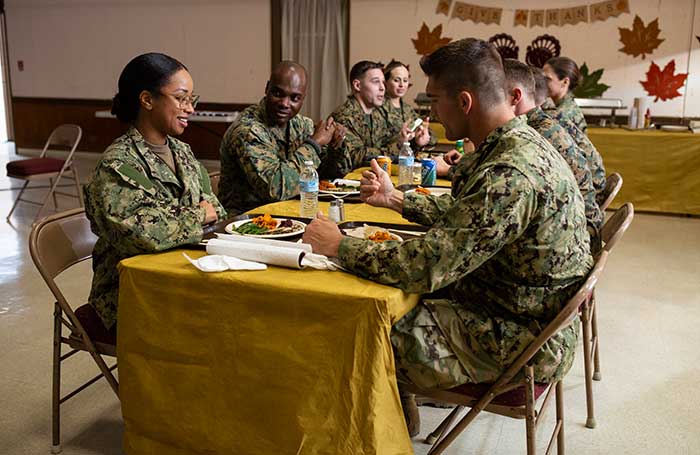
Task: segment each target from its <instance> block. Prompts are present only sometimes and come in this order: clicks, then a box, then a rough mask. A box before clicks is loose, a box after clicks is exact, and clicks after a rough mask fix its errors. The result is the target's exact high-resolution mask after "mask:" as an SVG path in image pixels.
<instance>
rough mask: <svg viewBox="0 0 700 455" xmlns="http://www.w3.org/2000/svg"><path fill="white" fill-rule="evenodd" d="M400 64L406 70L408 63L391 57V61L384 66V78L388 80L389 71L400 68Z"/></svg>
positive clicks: (389, 76)
mask: <svg viewBox="0 0 700 455" xmlns="http://www.w3.org/2000/svg"><path fill="white" fill-rule="evenodd" d="M402 66H403V67H404V68H406V71H408V65H404V64H403V63H401V62H400V61H398V60H394V59H393V58H392V59H391V61H390V62H389V63H388V64H387V65H386V66H385V67H384V79H386V80H387V81H388V80H389V79H390V78H391V72H392V71H394V70H395V69H396V68H401V67H402Z"/></svg>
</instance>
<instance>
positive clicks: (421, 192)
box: [416, 186, 431, 194]
mask: <svg viewBox="0 0 700 455" xmlns="http://www.w3.org/2000/svg"><path fill="white" fill-rule="evenodd" d="M416 193H420V194H431V193H430V190H429V189H427V188H423V187H422V186H419V187H418V188H416Z"/></svg>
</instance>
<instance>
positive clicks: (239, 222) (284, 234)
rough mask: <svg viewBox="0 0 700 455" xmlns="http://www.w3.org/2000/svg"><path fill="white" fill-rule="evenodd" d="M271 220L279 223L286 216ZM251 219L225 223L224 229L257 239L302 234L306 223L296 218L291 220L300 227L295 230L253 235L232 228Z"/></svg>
mask: <svg viewBox="0 0 700 455" xmlns="http://www.w3.org/2000/svg"><path fill="white" fill-rule="evenodd" d="M273 220H275V221H277V223H278V224H279V222H280V221H284V220H286V218H273ZM251 221H253V219H252V218H251V219H248V220H238V221H234V222H233V223H229V224H227V225H226V227H225V228H224V230H225V231H226V232H228V233H229V234H238V235H245V236H248V237H257V238H259V239H281V238H283V237H293V236H295V235H300V234H303V233H304V231H305V230H306V223H302V222H301V221H297V220H292V224H293V225H294V226H298V227H300V228H301V229H299V230H296V231H294V232H283V233H281V234H257V235H253V234H241V233H240V232H237V231H235V230H234V229H235V228H237V227H239V226H241V225H242V224H246V223H248V222H251Z"/></svg>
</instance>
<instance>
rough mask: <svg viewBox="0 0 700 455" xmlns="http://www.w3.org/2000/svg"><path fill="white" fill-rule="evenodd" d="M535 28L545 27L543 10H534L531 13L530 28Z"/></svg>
mask: <svg viewBox="0 0 700 455" xmlns="http://www.w3.org/2000/svg"><path fill="white" fill-rule="evenodd" d="M534 26H538V27H544V10H543V9H533V10H531V11H530V28H532V27H534Z"/></svg>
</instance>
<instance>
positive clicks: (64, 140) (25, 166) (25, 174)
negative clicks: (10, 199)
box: [6, 124, 83, 220]
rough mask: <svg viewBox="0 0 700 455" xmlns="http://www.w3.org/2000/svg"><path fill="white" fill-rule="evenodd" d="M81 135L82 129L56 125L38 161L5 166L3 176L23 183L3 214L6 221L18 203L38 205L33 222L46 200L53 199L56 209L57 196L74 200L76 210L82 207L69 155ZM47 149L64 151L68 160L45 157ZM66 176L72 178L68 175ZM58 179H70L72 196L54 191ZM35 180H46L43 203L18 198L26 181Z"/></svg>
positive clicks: (80, 193) (81, 194)
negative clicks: (6, 213)
mask: <svg viewBox="0 0 700 455" xmlns="http://www.w3.org/2000/svg"><path fill="white" fill-rule="evenodd" d="M82 136H83V130H82V129H81V128H80V127H79V126H78V125H69V124H65V125H60V126H58V127H56V129H55V130H53V131H52V132H51V135H50V136H49V138H48V139H47V140H46V144H44V149H43V150H42V151H41V154H40V155H39V158H29V159H26V160H16V161H10V162H9V163H7V166H6V167H7V176H8V177H12V178H15V179H19V180H24V185H23V186H22V189H21V190H20V192H19V194H18V195H17V199H15V203H14V204H13V205H12V209H10V213H9V214H8V215H7V219H8V220H9V219H10V217H11V216H12V212H14V211H15V208H16V207H17V204H19V202H20V201H22V202H26V203H29V204H34V205H38V206H40V207H39V212H37V214H36V217H35V218H34V219H35V220H38V219H39V217H40V216H41V214H42V212H43V211H44V209H45V208H46V207H47V206H48V204H49V198H53V206H54V209H55V210H58V202H57V200H56V195H58V194H60V195H62V196H68V197H74V198H77V199H78V202H79V204H80V207H83V193H82V191H81V188H80V180H79V179H78V169H77V167H76V166H75V163H74V162H73V153H75V149H76V148H78V144H79V143H80V138H81V137H82ZM49 147H50V148H51V150H57V149H64V150H68V157H66V159H65V160H60V159H57V158H49V157H47V156H46V152H47V151H48V150H49ZM68 173H70V174H72V175H69V174H68ZM62 178H64V179H70V180H73V182H74V184H75V190H76V194H71V193H65V192H61V191H56V187H58V184H59V182H60V181H61V179H62ZM38 180H48V181H49V191H48V193H46V196H45V197H44V200H43V201H42V202H37V201H33V200H31V199H22V194H24V191H25V190H26V189H27V186H28V185H29V182H35V181H38ZM30 189H31V188H30Z"/></svg>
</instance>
